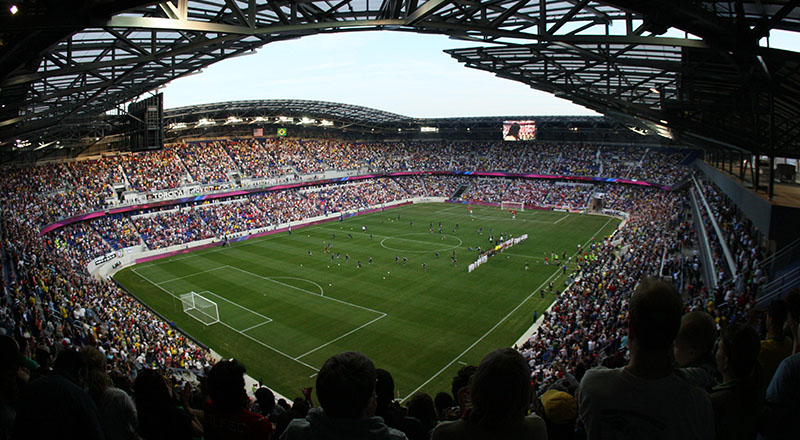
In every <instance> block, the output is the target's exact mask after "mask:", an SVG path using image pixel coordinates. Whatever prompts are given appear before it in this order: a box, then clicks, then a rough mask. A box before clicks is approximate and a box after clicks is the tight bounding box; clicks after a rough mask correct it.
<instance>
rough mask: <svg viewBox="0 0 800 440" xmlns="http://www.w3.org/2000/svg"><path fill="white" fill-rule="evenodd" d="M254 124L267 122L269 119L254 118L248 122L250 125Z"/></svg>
mask: <svg viewBox="0 0 800 440" xmlns="http://www.w3.org/2000/svg"><path fill="white" fill-rule="evenodd" d="M256 122H269V118H265V117H264V116H256V117H255V118H253V119H252V120H251V121H250V123H251V124H255V123H256Z"/></svg>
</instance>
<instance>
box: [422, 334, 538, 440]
mask: <svg viewBox="0 0 800 440" xmlns="http://www.w3.org/2000/svg"><path fill="white" fill-rule="evenodd" d="M470 394H471V398H472V408H471V409H470V410H469V412H468V413H467V414H466V415H465V417H463V418H462V419H461V420H457V421H454V422H445V423H442V424H440V425H439V426H437V427H436V429H434V430H433V435H432V436H431V440H451V439H475V440H478V439H503V440H516V439H526V440H546V439H547V426H546V425H545V423H544V420H543V419H542V418H541V417H539V416H536V415H527V413H528V409H529V408H530V403H531V380H530V370H529V369H528V365H527V364H526V363H525V359H524V358H523V357H522V355H521V354H520V353H519V352H518V351H516V350H514V349H512V348H501V349H498V350H495V351H492V352H491V353H489V354H487V355H486V357H484V358H483V360H482V361H481V363H480V365H479V366H478V369H477V370H476V371H475V375H474V376H473V377H472V386H471V387H470Z"/></svg>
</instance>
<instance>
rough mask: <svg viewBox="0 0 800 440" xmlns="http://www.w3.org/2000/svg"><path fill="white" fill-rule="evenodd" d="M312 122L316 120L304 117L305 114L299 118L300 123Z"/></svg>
mask: <svg viewBox="0 0 800 440" xmlns="http://www.w3.org/2000/svg"><path fill="white" fill-rule="evenodd" d="M314 122H316V121H314V120H313V119H311V118H307V117H305V116H303V117H302V118H301V119H300V123H301V124H313V123H314Z"/></svg>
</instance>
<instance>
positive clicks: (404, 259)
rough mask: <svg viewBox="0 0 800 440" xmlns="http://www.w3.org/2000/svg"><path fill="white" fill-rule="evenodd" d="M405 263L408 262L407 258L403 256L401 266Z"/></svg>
mask: <svg viewBox="0 0 800 440" xmlns="http://www.w3.org/2000/svg"><path fill="white" fill-rule="evenodd" d="M406 263H408V258H406V257H403V266H405V265H406Z"/></svg>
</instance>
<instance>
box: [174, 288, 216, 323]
mask: <svg viewBox="0 0 800 440" xmlns="http://www.w3.org/2000/svg"><path fill="white" fill-rule="evenodd" d="M181 303H182V304H183V312H184V313H186V314H187V315H189V316H191V317H192V318H194V319H196V320H198V321H200V322H202V323H203V324H205V325H211V324H215V323H217V322H219V309H218V308H217V303H215V302H214V301H211V300H210V299H208V298H206V297H204V296H202V295H200V294H199V293H195V292H189V293H185V294H183V295H181Z"/></svg>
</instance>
